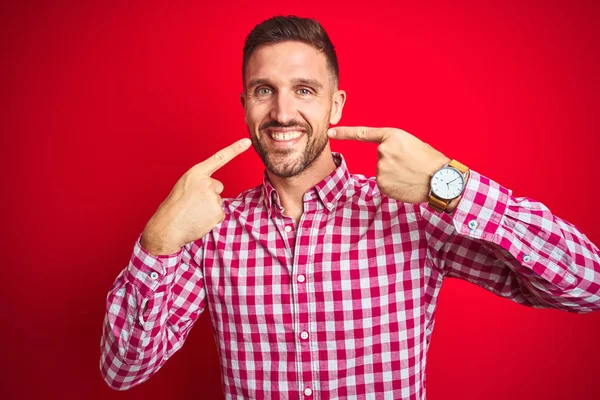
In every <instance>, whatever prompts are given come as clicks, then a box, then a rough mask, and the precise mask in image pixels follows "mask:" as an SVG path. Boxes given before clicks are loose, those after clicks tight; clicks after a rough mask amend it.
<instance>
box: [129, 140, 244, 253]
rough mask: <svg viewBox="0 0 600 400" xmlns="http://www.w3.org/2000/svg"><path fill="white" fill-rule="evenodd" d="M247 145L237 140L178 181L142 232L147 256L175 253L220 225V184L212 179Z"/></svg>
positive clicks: (221, 207)
mask: <svg viewBox="0 0 600 400" xmlns="http://www.w3.org/2000/svg"><path fill="white" fill-rule="evenodd" d="M250 144H251V141H250V139H241V140H238V141H237V142H235V143H233V144H232V145H230V146H227V147H225V148H224V149H223V150H221V151H219V152H217V153H215V155H213V156H212V157H211V158H209V159H207V160H205V161H203V162H201V163H199V164H196V165H194V166H193V167H192V168H190V169H189V170H188V171H187V172H186V173H185V174H183V176H182V177H181V178H179V180H178V181H177V183H176V184H175V186H174V187H173V190H171V193H170V194H169V196H168V197H167V198H166V199H165V201H163V202H162V203H161V205H160V206H159V207H158V210H156V213H154V215H153V216H152V218H150V220H149V221H148V223H147V224H146V227H145V228H144V232H143V233H142V242H141V245H142V247H143V248H144V249H145V250H146V251H147V252H148V253H150V254H152V255H154V256H158V255H162V254H172V253H176V252H178V251H179V250H180V249H181V247H182V246H184V245H186V244H188V243H190V242H193V241H195V240H198V239H200V238H202V237H203V236H204V235H206V234H207V233H208V232H210V231H211V230H212V229H213V228H214V227H215V226H217V224H219V223H220V222H221V221H223V219H224V218H225V213H224V212H223V206H222V200H221V196H219V195H220V194H221V192H222V191H223V184H222V183H221V182H219V181H218V180H216V179H213V178H211V175H212V174H213V173H215V171H217V170H218V169H219V168H221V167H222V166H223V165H225V164H227V163H228V162H229V161H231V160H232V159H234V158H235V157H236V156H238V155H239V154H241V153H243V152H244V151H246V150H247V149H248V148H249V147H250Z"/></svg>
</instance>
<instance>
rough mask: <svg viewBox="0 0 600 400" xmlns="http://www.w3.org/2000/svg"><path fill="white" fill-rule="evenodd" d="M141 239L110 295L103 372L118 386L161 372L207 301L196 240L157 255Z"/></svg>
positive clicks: (128, 385) (102, 349)
mask: <svg viewBox="0 0 600 400" xmlns="http://www.w3.org/2000/svg"><path fill="white" fill-rule="evenodd" d="M140 239H141V236H140V238H138V241H137V243H136V244H135V246H134V249H133V254H132V256H131V260H130V262H129V265H128V266H127V268H125V269H124V270H123V271H121V273H120V274H119V276H118V277H117V279H116V280H115V282H114V284H113V286H112V288H111V289H110V291H109V293H108V296H107V300H106V314H105V317H104V326H103V332H102V339H101V343H100V351H101V355H100V371H101V373H102V376H103V377H104V380H105V381H106V383H107V384H108V385H109V386H110V387H111V388H113V389H116V390H125V389H129V388H130V387H132V386H135V385H137V384H139V383H142V382H144V381H145V380H147V379H148V378H150V376H152V375H153V374H154V373H155V372H156V371H158V370H159V369H160V367H161V366H162V365H163V364H164V363H165V362H166V361H167V359H169V357H170V356H171V355H173V353H175V352H176V351H177V350H178V349H179V348H181V346H182V345H183V343H184V341H185V339H186V337H187V335H188V333H189V332H190V329H191V327H192V325H193V324H194V322H195V321H196V320H197V319H198V316H199V315H200V314H201V313H202V311H204V309H205V308H206V305H207V304H206V291H205V289H204V278H203V275H202V271H201V268H200V266H199V265H198V264H197V263H196V261H194V260H201V259H202V248H201V247H200V246H198V245H197V244H196V242H194V243H191V244H189V245H187V246H185V247H183V248H182V249H181V250H180V251H179V252H178V253H175V254H171V255H168V256H158V257H154V256H152V255H150V254H149V253H148V252H146V250H144V249H143V248H142V247H141V245H140ZM198 243H199V242H198ZM192 254H195V255H196V257H192Z"/></svg>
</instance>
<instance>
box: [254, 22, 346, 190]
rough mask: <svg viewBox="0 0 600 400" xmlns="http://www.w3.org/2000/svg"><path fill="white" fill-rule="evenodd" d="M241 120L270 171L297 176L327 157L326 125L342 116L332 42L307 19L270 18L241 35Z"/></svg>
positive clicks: (340, 96)
mask: <svg viewBox="0 0 600 400" xmlns="http://www.w3.org/2000/svg"><path fill="white" fill-rule="evenodd" d="M242 75H243V81H244V93H243V94H242V105H243V106H244V110H245V116H246V124H247V125H248V130H249V132H250V137H251V139H252V143H253V144H254V148H255V149H256V151H257V152H258V154H259V155H260V156H261V158H262V160H263V162H264V164H265V166H266V167H267V169H268V170H269V171H270V172H271V173H272V174H274V175H276V176H279V177H283V178H289V177H292V176H296V175H298V174H300V173H301V172H302V171H304V170H305V169H306V168H308V167H310V166H311V165H313V164H314V163H316V162H318V161H319V159H320V158H323V157H327V156H329V153H330V151H329V141H328V138H327V129H328V128H329V124H331V123H333V124H335V123H337V122H338V121H339V119H340V118H341V114H342V108H343V106H344V101H345V98H346V95H345V93H344V92H343V91H340V90H338V88H337V87H338V80H339V70H338V63H337V57H336V54H335V50H334V47H333V44H332V43H331V41H330V40H329V37H328V36H327V33H326V32H325V30H324V29H323V28H322V27H321V25H320V24H319V23H318V22H317V21H315V20H311V19H306V18H297V17H293V16H290V17H274V18H271V19H269V20H267V21H264V22H262V23H261V24H259V25H257V26H256V27H254V29H253V30H252V31H251V32H250V34H249V35H248V37H247V38H246V43H245V46H244V59H243V66H242Z"/></svg>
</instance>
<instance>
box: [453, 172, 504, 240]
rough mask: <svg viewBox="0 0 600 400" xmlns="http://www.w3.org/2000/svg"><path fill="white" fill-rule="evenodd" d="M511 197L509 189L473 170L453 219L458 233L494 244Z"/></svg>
mask: <svg viewBox="0 0 600 400" xmlns="http://www.w3.org/2000/svg"><path fill="white" fill-rule="evenodd" d="M510 196H511V191H510V190H509V189H507V188H505V187H503V186H501V185H500V184H498V183H496V182H494V181H493V180H491V179H489V178H487V177H485V176H483V175H480V174H479V173H477V172H475V171H469V179H468V180H467V185H466V187H465V190H464V192H463V194H462V197H461V199H460V201H459V203H458V205H457V207H456V209H455V210H454V213H453V217H452V219H453V223H454V227H455V229H456V231H457V232H458V233H460V234H463V235H468V236H470V237H473V238H481V239H485V240H488V241H492V242H494V240H493V239H494V236H495V235H496V232H497V231H498V227H499V226H500V223H501V221H502V218H503V217H504V214H505V213H506V209H507V207H508V201H509V199H510Z"/></svg>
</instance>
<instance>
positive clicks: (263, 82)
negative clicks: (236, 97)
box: [248, 78, 271, 87]
mask: <svg viewBox="0 0 600 400" xmlns="http://www.w3.org/2000/svg"><path fill="white" fill-rule="evenodd" d="M259 85H271V81H270V80H268V79H264V78H259V79H252V80H250V81H248V87H254V86H259Z"/></svg>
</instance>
